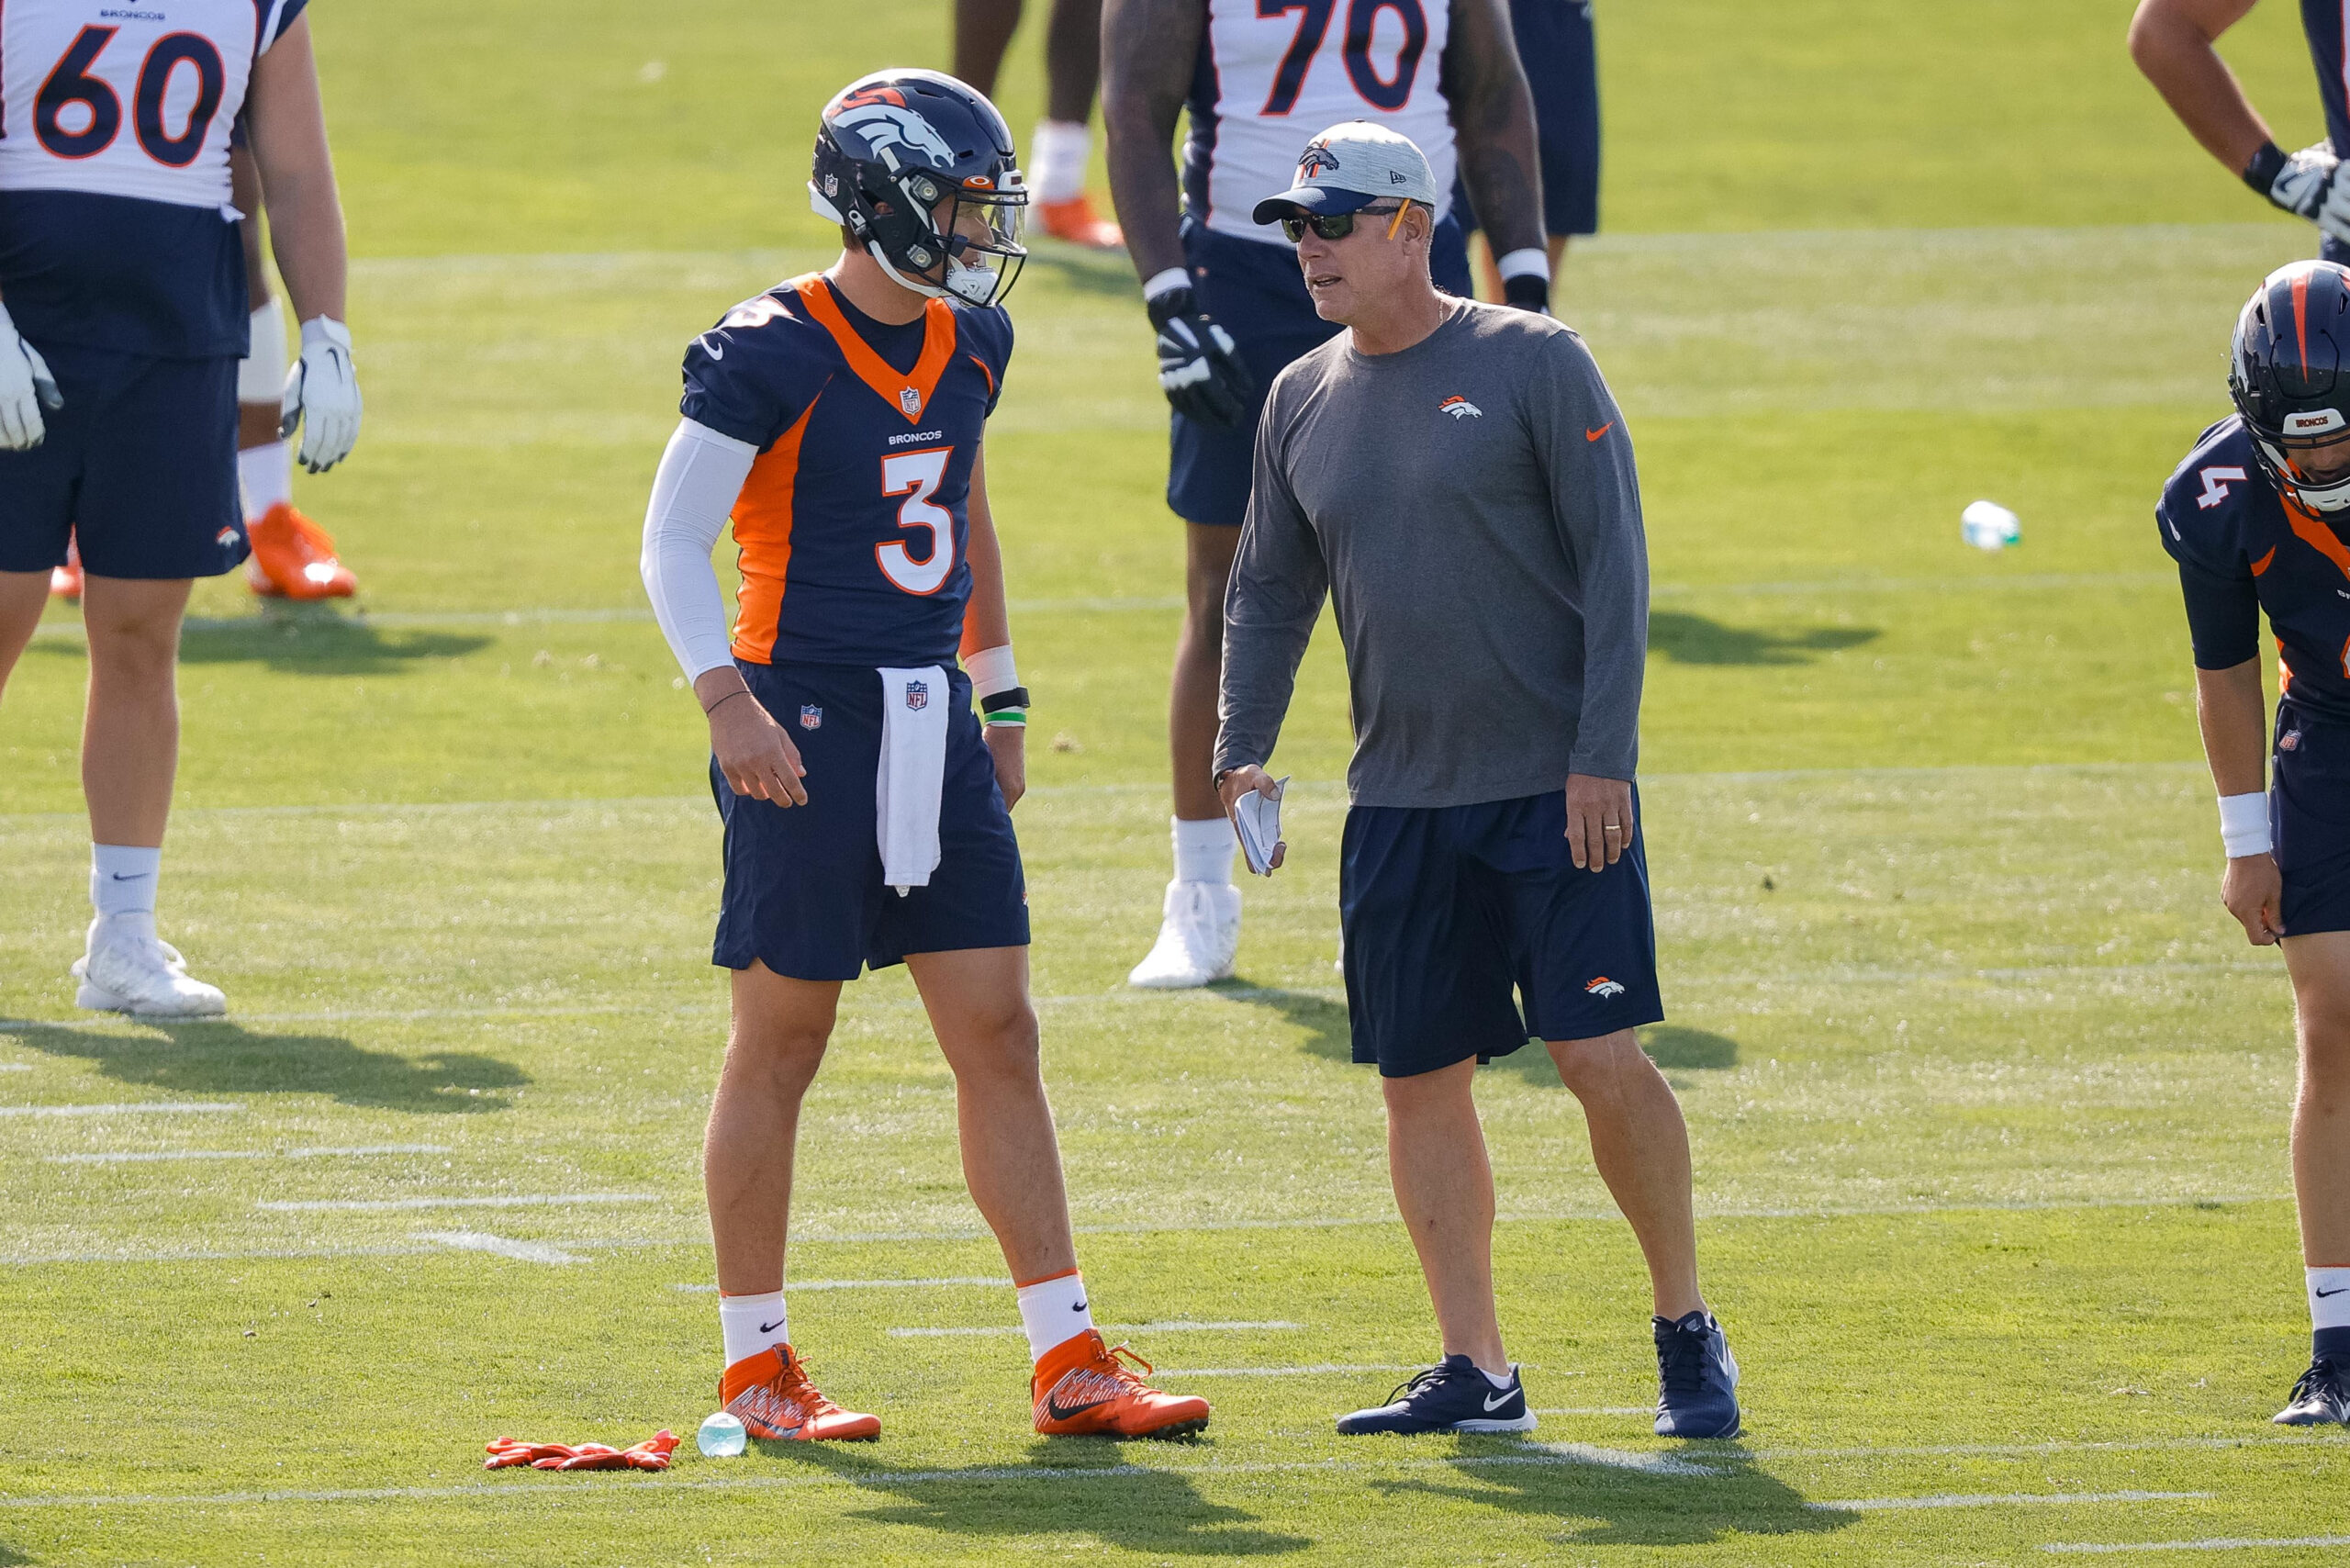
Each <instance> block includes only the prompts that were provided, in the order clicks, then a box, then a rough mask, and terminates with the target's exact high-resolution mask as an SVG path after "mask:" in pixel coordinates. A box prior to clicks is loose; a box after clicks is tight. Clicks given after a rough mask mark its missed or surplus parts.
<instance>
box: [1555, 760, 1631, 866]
mask: <svg viewBox="0 0 2350 1568" xmlns="http://www.w3.org/2000/svg"><path fill="white" fill-rule="evenodd" d="M1631 842H1632V786H1631V784H1630V783H1629V782H1628V781H1627V780H1625V779H1622V778H1599V777H1598V776H1596V775H1595V774H1590V773H1570V774H1568V775H1567V853H1568V854H1569V855H1571V856H1572V857H1574V863H1575V865H1576V866H1577V867H1578V868H1581V869H1583V870H1585V871H1605V870H1606V869H1607V868H1608V867H1610V866H1613V865H1614V864H1616V862H1617V861H1618V860H1620V859H1622V858H1623V857H1624V849H1625V846H1627V845H1628V844H1630V843H1631Z"/></svg>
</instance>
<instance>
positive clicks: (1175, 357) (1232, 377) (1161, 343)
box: [1150, 288, 1257, 430]
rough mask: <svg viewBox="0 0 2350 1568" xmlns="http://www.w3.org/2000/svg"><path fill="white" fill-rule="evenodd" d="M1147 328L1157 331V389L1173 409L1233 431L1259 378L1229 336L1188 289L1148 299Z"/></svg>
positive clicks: (1219, 427) (1203, 422) (1246, 407)
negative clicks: (1250, 372)
mask: <svg viewBox="0 0 2350 1568" xmlns="http://www.w3.org/2000/svg"><path fill="white" fill-rule="evenodd" d="M1150 324H1151V325H1152V326H1154V327H1156V328H1158V386H1159V390H1161V391H1163V392H1165V393H1166V394H1167V400H1168V402H1169V403H1171V404H1173V405H1174V408H1175V411H1176V412H1177V413H1179V414H1181V415H1182V416H1183V417H1184V418H1185V419H1187V420H1199V421H1200V423H1202V424H1203V425H1214V426H1215V427H1216V428H1218V429H1219V430H1233V429H1236V428H1237V427H1238V425H1239V423H1240V420H1241V416H1243V415H1244V414H1246V413H1248V401H1249V399H1250V398H1254V397H1255V396H1256V395H1257V380H1256V377H1254V376H1252V375H1249V374H1248V366H1247V365H1245V364H1241V363H1240V351H1239V346H1238V345H1237V344H1236V343H1235V342H1233V341H1232V334H1231V333H1230V332H1227V331H1225V330H1224V329H1223V328H1222V327H1219V326H1217V325H1216V324H1215V323H1214V321H1212V320H1210V319H1208V318H1207V316H1206V315H1205V314H1204V313H1203V311H1202V310H1201V309H1200V308H1199V306H1198V305H1197V304H1195V303H1194V302H1193V301H1192V291H1191V290H1190V289H1188V288H1171V289H1169V290H1168V291H1167V292H1166V293H1165V294H1162V295H1160V296H1158V297H1157V298H1156V299H1153V300H1151V301H1150Z"/></svg>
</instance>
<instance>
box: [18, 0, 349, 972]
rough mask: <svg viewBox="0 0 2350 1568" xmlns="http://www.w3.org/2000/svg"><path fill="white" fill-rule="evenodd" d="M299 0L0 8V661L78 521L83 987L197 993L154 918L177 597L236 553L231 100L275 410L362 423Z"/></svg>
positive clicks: (56, 0) (227, 565)
mask: <svg viewBox="0 0 2350 1568" xmlns="http://www.w3.org/2000/svg"><path fill="white" fill-rule="evenodd" d="M305 4H306V0H173V5H172V6H171V7H170V10H169V13H168V17H167V16H166V13H165V12H164V11H163V10H162V9H161V8H146V9H140V8H137V7H124V6H110V5H106V4H104V3H103V0H15V3H12V4H10V5H8V6H6V7H5V8H0V102H5V107H0V116H5V118H4V119H0V683H4V682H5V681H6V677H7V675H8V673H9V671H10V670H11V669H12V668H13V667H14V666H15V664H16V661H17V658H18V657H19V656H20V655H22V653H23V652H24V648H25V644H27V642H28V640H29V639H30V638H31V636H32V633H33V629H34V627H35V625H36V624H37V623H38V622H39V619H40V615H41V611H42V609H43V607H44V605H45V604H46V602H47V600H48V598H49V588H50V575H51V572H52V570H53V569H54V568H55V567H56V566H59V565H60V564H61V563H62V562H63V561H64V560H65V559H66V550H67V543H68V540H69V538H71V539H73V540H74V541H75V542H76V543H77V544H78V550H79V560H80V565H81V567H82V569H83V572H84V591H83V595H82V616H83V622H84V626H85V627H86V628H87V630H88V634H89V649H90V689H89V699H88V716H87V719H86V721H85V722H84V729H83V745H82V780H83V790H84V794H85V795H86V796H87V797H88V801H89V809H90V829H91V837H92V840H93V845H92V850H91V870H90V887H91V898H92V902H93V903H94V904H95V906H96V915H95V919H93V920H92V921H91V923H90V928H89V934H88V945H87V950H86V951H85V953H84V956H83V958H81V959H79V960H77V961H76V962H75V963H74V965H73V973H74V974H75V976H76V977H78V978H79V979H80V980H81V987H80V990H79V991H78V993H77V998H76V1000H77V1002H78V1004H79V1005H81V1006H83V1007H89V1008H100V1009H109V1010H116V1011H122V1012H129V1013H131V1014H137V1015H140V1016H143V1017H187V1016H196V1015H202V1014H218V1013H219V1012H221V1011H222V1010H223V1009H224V1007H225V1005H226V1004H225V1002H224V1000H223V998H222V996H221V994H220V992H219V991H218V989H216V988H215V987H213V986H210V985H207V984H205V983H204V982H202V981H200V980H195V979H193V978H191V977H190V976H189V975H188V973H187V969H186V966H185V962H184V960H182V958H180V955H179V954H178V952H177V951H176V950H174V949H173V947H172V946H170V945H168V944H167V943H164V942H162V941H161V940H160V939H159V938H158V937H157V936H156V934H155V890H156V883H157V880H158V878H159V876H160V871H161V859H162V842H163V828H164V823H165V820H166V818H167V817H168V816H169V814H170V811H171V800H172V776H173V769H174V767H175V765H176V762H177V758H178V751H179V710H178V704H177V700H176V698H175V695H174V689H173V683H174V675H175V670H176V666H177V659H178V649H179V628H180V617H181V614H182V612H183V611H184V610H185V607H186V604H187V597H188V590H189V588H190V587H191V586H192V583H193V580H194V579H195V578H196V577H214V576H218V575H219V574H221V573H224V572H229V571H233V570H234V569H235V568H236V566H238V564H239V563H240V562H241V561H243V560H244V558H245V555H246V552H247V543H246V535H245V528H244V521H243V518H242V517H241V512H240V509H239V507H238V504H237V417H238V416H237V362H238V361H239V359H240V358H241V357H242V356H243V355H244V354H245V353H246V349H247V342H248V338H247V331H248V315H249V311H248V307H247V300H246V295H245V268H244V264H243V259H242V257H241V254H240V251H239V244H240V242H239V238H238V230H237V219H238V218H239V216H240V215H239V213H238V211H237V209H236V208H235V207H233V206H232V205H231V182H230V177H229V129H230V126H231V125H232V124H233V123H234V122H235V121H236V119H237V118H238V117H239V116H240V115H241V114H242V115H244V116H245V117H246V118H248V119H249V120H250V121H251V124H252V149H253V157H254V161H255V162H256V164H257V166H258V167H259V169H260V172H261V175H262V178H263V182H264V183H265V184H266V185H267V186H268V188H269V191H270V193H271V198H272V206H273V207H274V213H273V217H274V219H275V221H274V224H273V226H272V227H273V237H274V249H275V252H276V259H277V265H278V270H279V272H280V274H282V275H283V276H284V277H285V285H286V290H287V292H288V293H289V294H290V295H291V296H292V297H293V302H294V308H295V313H296V314H297V316H298V317H299V318H300V319H301V322H302V350H301V358H300V362H299V364H297V366H296V368H295V371H294V374H293V375H292V376H291V377H290V378H289V379H288V380H287V381H286V382H285V390H284V394H283V397H284V402H283V407H282V414H283V417H284V420H285V422H286V424H287V426H288V433H290V432H291V428H292V427H294V426H297V425H298V426H299V427H300V429H301V431H302V442H301V459H302V462H303V463H304V465H306V466H308V468H310V469H311V470H312V471H313V472H317V471H319V470H322V469H326V468H330V467H332V466H333V465H335V464H336V463H339V462H341V460H342V458H343V457H344V456H345V455H346V454H348V453H349V452H350V451H351V447H352V443H353V442H354V441H355V440H356V439H357V437H358V433H359V417H360V401H359V387H358V382H357V380H356V378H355V376H354V375H353V369H352V357H351V332H350V329H349V328H347V327H345V326H344V325H343V321H342V317H343V288H344V274H345V263H344V253H343V237H342V208H341V201H340V198H339V197H338V196H337V195H336V192H335V181H334V165H333V162H332V160H331V158H330V155H329V152H328V149H327V137H326V124H325V119H324V117H323V115H322V113H321V111H320V108H319V84H318V73H317V69H316V67H315V65H314V63H313V62H312V57H311V51H310V25H309V18H308V16H306V15H305V14H304V6H305Z"/></svg>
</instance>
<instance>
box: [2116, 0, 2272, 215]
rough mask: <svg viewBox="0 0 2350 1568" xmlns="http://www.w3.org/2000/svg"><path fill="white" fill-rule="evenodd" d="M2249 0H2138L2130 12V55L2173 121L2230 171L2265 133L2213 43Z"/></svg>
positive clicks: (2240, 166)
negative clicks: (2175, 116)
mask: <svg viewBox="0 0 2350 1568" xmlns="http://www.w3.org/2000/svg"><path fill="white" fill-rule="evenodd" d="M2254 4H2255V0H2140V4H2139V6H2138V10H2137V14H2136V15H2135V16H2133V17H2131V18H2130V58H2131V59H2132V61H2135V62H2137V66H2138V69H2139V70H2140V71H2141V72H2143V73H2144V74H2145V78H2146V80H2147V81H2149V82H2151V83H2153V84H2154V91H2156V92H2158V93H2160V94H2161V95H2163V102H2165V103H2166V104H2168V105H2169V106H2170V109H2171V113H2173V114H2175V115H2177V117H2178V119H2179V123H2180V124H2182V125H2184V126H2186V127H2187V129H2188V133H2189V134H2190V135H2192V136H2193V137H2194V138H2195V140H2197V141H2199V142H2201V143H2202V144H2203V150H2204V151H2207V152H2209V153H2210V154H2211V156H2212V157H2214V158H2217V159H2218V160H2219V161H2220V162H2221V163H2222V164H2223V165H2225V166H2226V168H2227V171H2228V172H2229V173H2230V174H2243V173H2244V166H2245V165H2246V164H2248V163H2250V162H2252V155H2253V154H2254V153H2255V152H2257V151H2260V149H2261V147H2262V146H2263V145H2264V144H2265V143H2266V142H2267V141H2268V140H2270V138H2269V133H2268V127H2267V125H2266V123H2265V122H2264V121H2263V120H2262V119H2261V118H2260V114H2259V111H2257V110H2255V108H2254V107H2253V106H2252V102H2251V100H2250V99H2248V98H2246V97H2245V96H2244V89H2243V87H2241V86H2239V85H2238V84H2237V83H2236V78H2235V73H2233V72H2232V71H2230V70H2229V69H2228V64H2227V62H2225V61H2223V60H2221V58H2220V53H2219V50H2216V49H2214V48H2213V47H2212V44H2213V42H2214V41H2215V40H2216V39H2218V38H2219V36H2220V35H2221V33H2223V32H2225V31H2227V30H2228V28H2231V27H2233V26H2234V25H2235V23H2236V22H2237V21H2238V20H2239V19H2241V18H2242V17H2243V16H2244V13H2245V12H2247V11H2249V10H2251V9H2252V7H2253V6H2254Z"/></svg>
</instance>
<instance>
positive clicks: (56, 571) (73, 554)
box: [49, 533, 82, 599]
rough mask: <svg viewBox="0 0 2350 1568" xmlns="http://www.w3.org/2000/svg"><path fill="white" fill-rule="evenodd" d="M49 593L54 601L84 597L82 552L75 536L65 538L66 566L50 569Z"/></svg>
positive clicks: (69, 535) (68, 535)
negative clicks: (75, 541)
mask: <svg viewBox="0 0 2350 1568" xmlns="http://www.w3.org/2000/svg"><path fill="white" fill-rule="evenodd" d="M49 592H50V598H52V599H79V598H81V597H82V551H81V547H80V546H79V545H78V544H76V543H74V540H73V535H72V534H70V533H69V534H67V535H66V536H65V564H64V565H63V566H51V567H50V569H49Z"/></svg>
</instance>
